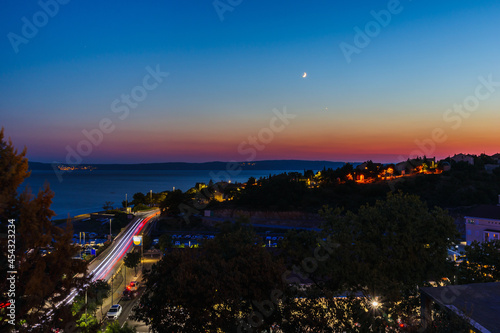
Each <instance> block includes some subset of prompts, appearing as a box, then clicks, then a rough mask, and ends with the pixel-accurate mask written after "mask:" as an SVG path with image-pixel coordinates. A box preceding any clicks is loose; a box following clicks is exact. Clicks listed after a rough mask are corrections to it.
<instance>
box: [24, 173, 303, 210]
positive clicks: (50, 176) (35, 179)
mask: <svg viewBox="0 0 500 333" xmlns="http://www.w3.org/2000/svg"><path fill="white" fill-rule="evenodd" d="M292 171H299V172H303V170H271V171H269V170H242V171H240V172H239V173H238V174H237V175H236V176H235V177H232V178H231V179H230V180H231V182H246V181H247V180H248V178H249V177H255V178H256V179H258V178H259V177H268V176H269V174H279V173H282V172H292ZM210 172H211V171H204V170H147V171H143V170H116V171H114V170H93V171H73V172H68V173H64V174H63V176H62V178H63V180H62V181H61V182H60V181H59V180H58V178H57V176H56V174H55V173H54V172H53V171H41V170H34V171H32V172H31V176H30V177H29V178H28V179H27V180H26V181H25V183H24V184H23V185H22V189H24V186H25V185H26V184H27V185H29V186H30V187H31V190H32V192H33V193H37V192H38V190H39V189H40V188H42V187H43V185H44V183H46V182H48V183H49V185H50V188H51V190H52V191H54V194H55V196H54V199H53V203H52V206H51V208H52V210H53V211H54V212H55V213H56V214H57V216H56V217H54V218H56V219H57V218H64V217H67V216H68V214H69V215H70V216H75V215H79V214H83V213H88V212H93V211H99V210H102V206H103V205H104V203H105V202H106V201H111V202H114V204H113V205H114V206H115V207H121V206H122V204H121V203H122V201H123V200H125V195H126V194H128V200H129V202H130V201H131V200H132V196H133V195H134V193H137V192H142V193H149V191H150V190H152V191H153V192H161V191H166V190H172V189H173V188H174V187H175V189H180V190H183V191H186V190H188V189H189V188H191V187H193V186H194V185H195V184H196V183H197V182H202V183H208V182H209V181H210V179H213V180H214V182H215V181H216V179H217V176H213V175H218V174H219V172H221V171H212V172H213V174H212V175H211V173H210ZM218 177H219V180H226V179H225V178H224V177H223V176H222V175H220V176H218ZM22 189H20V190H22Z"/></svg>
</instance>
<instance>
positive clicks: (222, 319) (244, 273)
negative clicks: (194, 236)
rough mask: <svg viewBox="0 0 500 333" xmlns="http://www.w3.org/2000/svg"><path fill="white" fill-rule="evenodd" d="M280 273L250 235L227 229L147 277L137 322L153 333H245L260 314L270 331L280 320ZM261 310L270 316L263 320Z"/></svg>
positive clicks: (158, 266)
mask: <svg viewBox="0 0 500 333" xmlns="http://www.w3.org/2000/svg"><path fill="white" fill-rule="evenodd" d="M282 272H283V266H282V263H281V261H278V260H276V259H275V258H273V257H272V255H271V254H270V253H269V252H268V251H267V250H266V248H264V247H263V246H262V243H261V240H260V238H258V237H257V236H256V234H255V232H254V231H253V230H252V229H250V228H248V227H245V226H243V225H241V224H236V225H231V224H227V225H224V226H223V228H222V230H221V232H220V233H219V234H218V235H217V236H216V237H215V238H214V239H212V240H207V241H206V242H204V243H203V244H202V245H201V246H200V248H197V249H178V250H174V251H173V252H171V253H169V254H168V255H166V256H164V257H163V258H162V259H161V260H160V261H159V262H158V263H157V264H156V265H155V266H154V267H153V269H152V270H151V271H150V272H148V273H146V274H145V280H146V282H145V286H146V289H145V292H144V294H143V296H142V297H141V304H143V306H142V307H140V308H136V309H135V318H136V319H139V320H142V321H145V322H146V324H147V325H151V326H150V327H151V329H152V330H153V331H154V332H171V331H175V332H206V331H209V332H216V331H219V332H221V331H222V332H236V331H237V330H238V327H239V331H241V332H244V331H248V327H249V326H250V325H249V324H248V321H251V320H253V319H254V318H253V316H252V314H256V313H257V312H258V313H259V314H260V315H261V316H262V322H261V323H259V324H261V325H262V327H266V326H267V327H270V326H271V325H272V323H273V322H274V321H276V320H277V318H278V317H279V314H280V311H279V309H278V308H277V306H276V307H275V304H274V303H272V301H271V299H274V298H273V292H274V291H277V290H283V286H282V281H281V273H282ZM269 304H272V305H273V310H271V309H270V308H269V306H268V305H269ZM262 306H264V307H265V308H266V306H267V308H266V309H268V310H269V312H270V313H268V312H267V311H265V310H264V312H266V314H265V315H262V314H261V310H262ZM275 308H276V309H275ZM259 318H260V317H259Z"/></svg>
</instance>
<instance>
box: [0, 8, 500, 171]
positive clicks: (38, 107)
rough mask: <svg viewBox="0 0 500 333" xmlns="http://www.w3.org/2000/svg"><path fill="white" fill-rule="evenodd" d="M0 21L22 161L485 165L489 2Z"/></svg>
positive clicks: (492, 49)
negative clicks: (450, 160) (465, 158)
mask: <svg viewBox="0 0 500 333" xmlns="http://www.w3.org/2000/svg"><path fill="white" fill-rule="evenodd" d="M2 7H3V8H2V11H1V12H0V35H1V36H2V38H1V42H0V43H1V44H0V92H1V98H0V126H2V127H4V129H5V135H6V137H10V138H11V139H12V141H13V143H14V145H15V146H16V147H17V148H19V150H21V149H23V147H26V148H27V156H28V158H29V160H30V161H39V162H48V163H52V162H57V163H77V164H86V163H148V162H174V161H186V162H205V161H229V160H236V161H254V160H267V159H305V160H329V161H365V160H368V159H372V160H374V161H377V162H396V161H400V160H405V159H407V158H409V157H416V156H423V155H426V156H427V157H430V156H436V157H438V158H444V157H447V156H449V155H454V154H456V153H460V152H462V153H471V154H481V153H486V154H494V153H497V152H499V151H500V149H499V142H500V131H499V130H498V128H499V127H498V125H499V124H500V112H499V111H500V43H499V41H498V31H500V20H498V18H499V17H500V3H499V2H498V1H494V0H491V1H482V0H477V1H457V0H454V1H451V0H443V1H439V2H436V1H427V0H418V1H411V0H401V1H397V0H390V1H373V0H372V1H361V0H350V1H319V0H318V1H315V0H313V1H293V0H287V1H261V0H252V1H249V0H215V1H213V0H206V1H205V0H197V1H189V0H183V1H152V0H151V1H124V0H122V1H116V0H109V1H105V2H102V1H92V0H90V1H74V0H73V1H69V0H41V1H31V0H26V1H16V0H4V1H3V2H2ZM304 76H305V77H304Z"/></svg>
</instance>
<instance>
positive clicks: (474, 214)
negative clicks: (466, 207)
mask: <svg viewBox="0 0 500 333" xmlns="http://www.w3.org/2000/svg"><path fill="white" fill-rule="evenodd" d="M498 200H499V204H498V205H496V206H494V205H481V206H477V207H475V208H473V209H471V210H470V211H469V212H468V213H467V214H466V216H464V218H465V240H466V241H467V244H471V243H472V242H473V241H478V242H488V241H492V240H500V195H499V196H498Z"/></svg>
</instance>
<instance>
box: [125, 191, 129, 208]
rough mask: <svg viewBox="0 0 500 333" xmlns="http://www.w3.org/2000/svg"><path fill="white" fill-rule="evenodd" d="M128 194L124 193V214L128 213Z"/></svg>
mask: <svg viewBox="0 0 500 333" xmlns="http://www.w3.org/2000/svg"><path fill="white" fill-rule="evenodd" d="M127 196H128V193H125V213H128V197H127Z"/></svg>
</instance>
